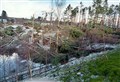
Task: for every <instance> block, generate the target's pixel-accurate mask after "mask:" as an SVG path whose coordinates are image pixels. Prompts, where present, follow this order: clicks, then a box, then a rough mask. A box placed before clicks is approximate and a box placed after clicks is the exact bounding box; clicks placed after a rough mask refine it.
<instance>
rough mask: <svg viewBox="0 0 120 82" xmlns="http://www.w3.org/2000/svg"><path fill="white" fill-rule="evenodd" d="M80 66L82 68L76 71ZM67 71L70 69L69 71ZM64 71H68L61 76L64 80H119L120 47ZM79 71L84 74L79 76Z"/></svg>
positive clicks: (93, 81) (96, 81)
mask: <svg viewBox="0 0 120 82" xmlns="http://www.w3.org/2000/svg"><path fill="white" fill-rule="evenodd" d="M106 56H107V57H106ZM78 67H80V70H78V71H74V70H75V69H76V68H78ZM66 71H69V73H67V72H66ZM71 71H74V72H71ZM64 72H66V73H65V76H64V77H61V78H60V79H61V80H62V81H63V82H70V81H72V82H81V80H84V81H85V82H119V81H120V49H117V50H114V51H111V52H108V53H106V54H104V55H103V56H102V57H99V58H97V59H96V60H91V61H89V62H84V63H82V64H80V65H75V66H71V67H70V68H68V69H66V70H65V71H64ZM78 72H80V73H82V74H83V76H79V75H78V76H77V73H78ZM92 76H94V77H92ZM73 77H74V78H73ZM72 78H73V79H72ZM76 80H77V81H76Z"/></svg>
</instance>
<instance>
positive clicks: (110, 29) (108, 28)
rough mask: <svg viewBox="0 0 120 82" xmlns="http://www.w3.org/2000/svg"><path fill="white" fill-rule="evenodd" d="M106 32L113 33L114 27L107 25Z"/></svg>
mask: <svg viewBox="0 0 120 82" xmlns="http://www.w3.org/2000/svg"><path fill="white" fill-rule="evenodd" d="M104 32H105V33H107V34H111V33H113V29H112V28H110V27H107V26H106V27H104Z"/></svg>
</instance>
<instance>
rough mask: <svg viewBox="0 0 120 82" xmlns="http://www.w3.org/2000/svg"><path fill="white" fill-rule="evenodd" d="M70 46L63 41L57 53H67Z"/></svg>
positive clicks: (67, 42)
mask: <svg viewBox="0 0 120 82" xmlns="http://www.w3.org/2000/svg"><path fill="white" fill-rule="evenodd" d="M70 45H71V43H70V42H69V41H68V40H66V41H64V42H63V43H62V45H61V46H60V49H59V51H60V52H61V53H67V52H69V51H70V50H71V46H70Z"/></svg>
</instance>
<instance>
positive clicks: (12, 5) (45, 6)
mask: <svg viewBox="0 0 120 82" xmlns="http://www.w3.org/2000/svg"><path fill="white" fill-rule="evenodd" d="M81 1H82V2H83V5H84V6H90V5H92V0H67V2H66V5H65V7H66V6H68V4H71V5H72V6H73V7H75V6H79V3H80V2H81ZM108 3H109V5H110V4H118V3H120V0H108ZM2 10H5V11H6V12H7V14H8V16H9V17H19V18H31V16H33V14H34V16H35V17H37V16H42V13H41V12H42V11H48V12H49V11H50V10H51V0H0V14H1V12H2Z"/></svg>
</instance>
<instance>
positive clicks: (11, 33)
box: [4, 26, 14, 36]
mask: <svg viewBox="0 0 120 82" xmlns="http://www.w3.org/2000/svg"><path fill="white" fill-rule="evenodd" d="M13 29H14V28H13V27H11V26H10V27H7V28H5V29H4V32H5V34H7V35H9V36H12V35H14V31H13Z"/></svg>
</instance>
